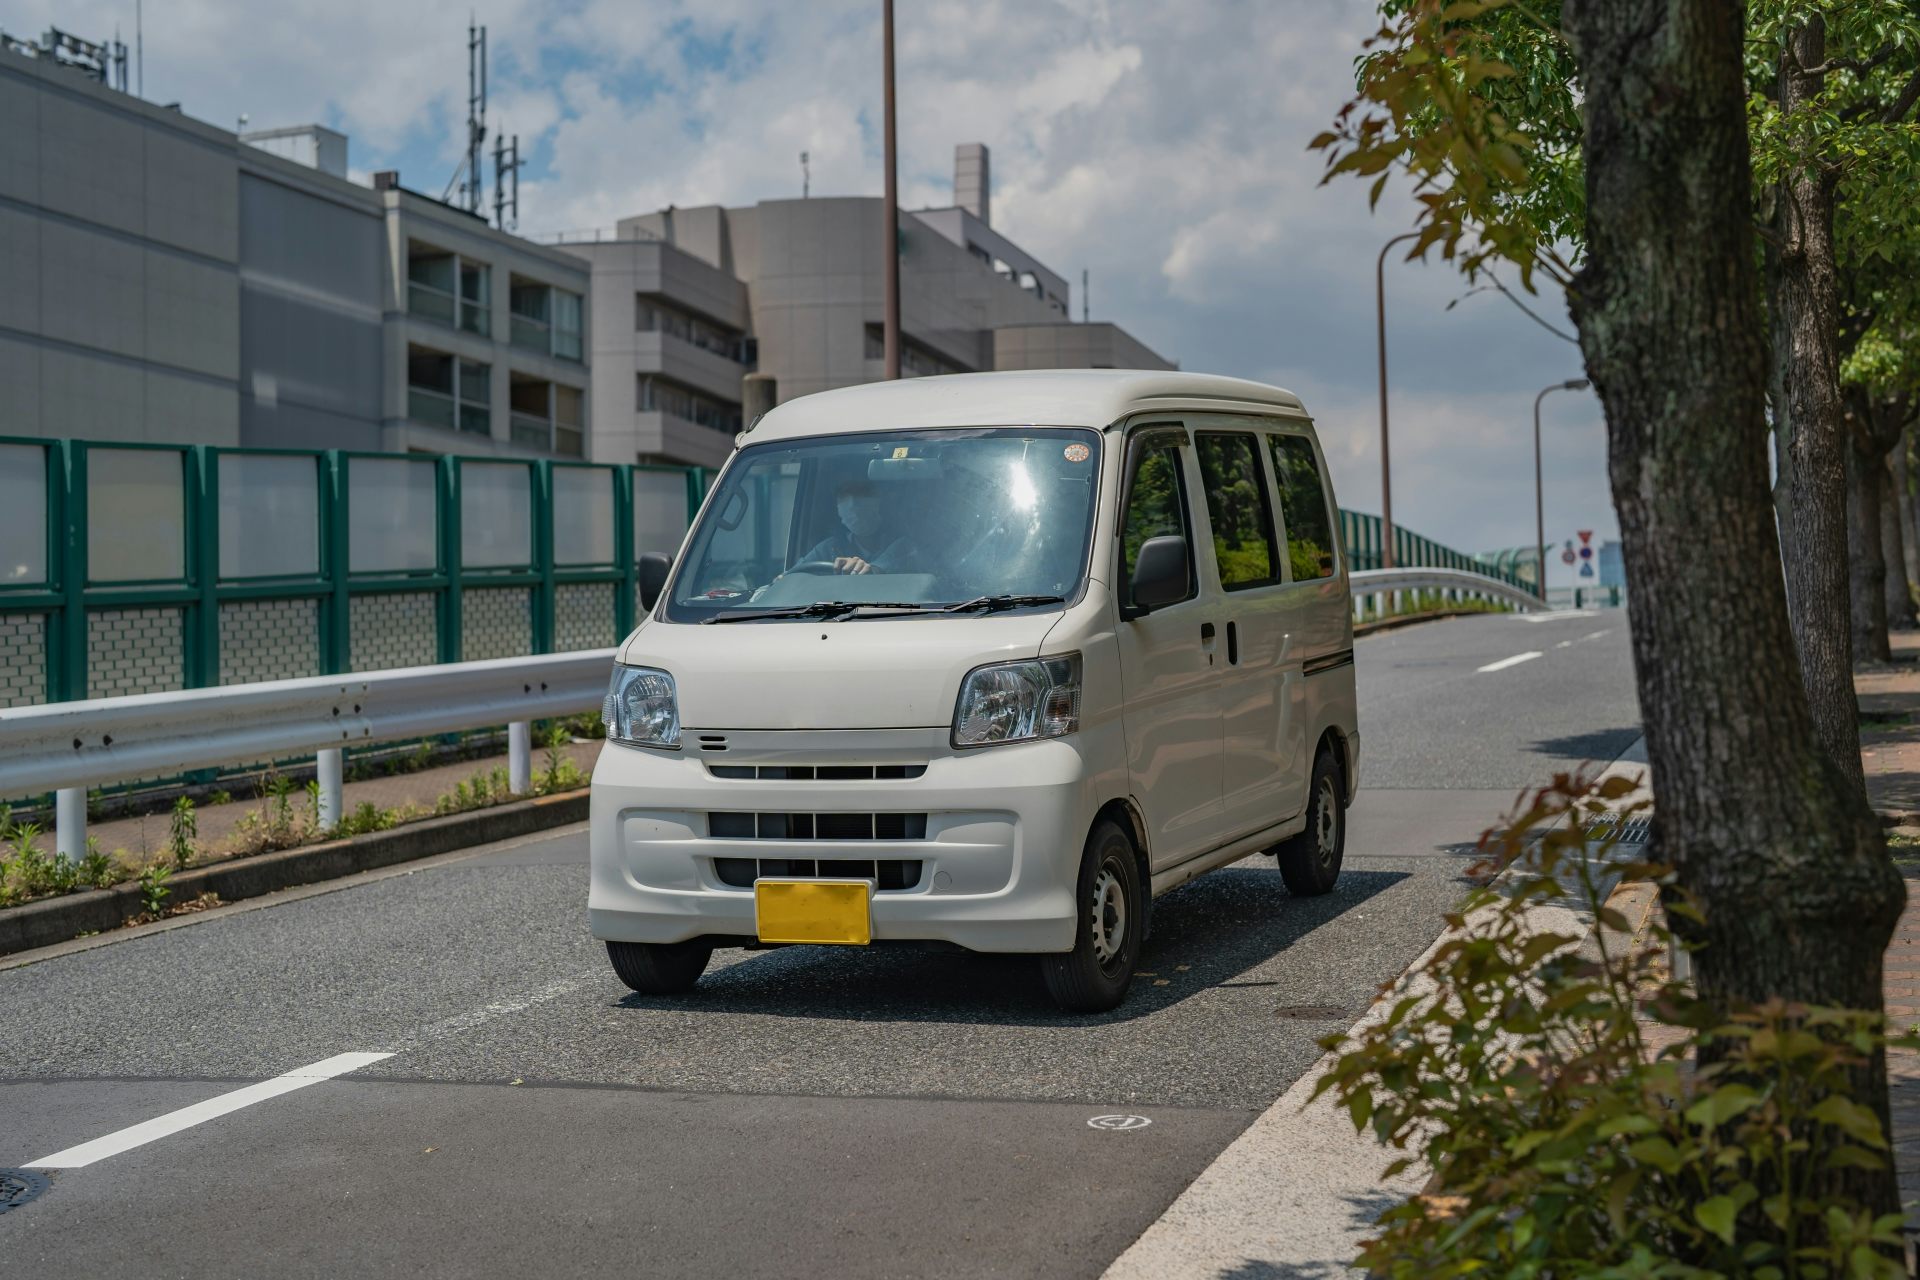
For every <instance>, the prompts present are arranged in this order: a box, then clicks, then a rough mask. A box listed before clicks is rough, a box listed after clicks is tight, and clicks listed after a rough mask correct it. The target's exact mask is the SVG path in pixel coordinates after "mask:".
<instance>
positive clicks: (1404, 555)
mask: <svg viewBox="0 0 1920 1280" xmlns="http://www.w3.org/2000/svg"><path fill="white" fill-rule="evenodd" d="M1340 532H1341V534H1342V535H1344V536H1345V538H1346V540H1347V560H1348V562H1349V563H1350V564H1351V565H1352V567H1353V568H1355V569H1384V568H1385V567H1386V566H1385V565H1384V564H1382V563H1381V556H1380V549H1381V520H1380V517H1379V516H1370V515H1367V514H1366V513H1364V512H1360V511H1348V510H1347V509H1346V508H1344V507H1342V508H1341V510H1340ZM1393 565H1394V567H1395V568H1396V569H1413V568H1421V569H1464V570H1466V571H1467V572H1469V573H1478V574H1483V575H1485V576H1486V577H1489V578H1496V579H1498V580H1499V581H1501V582H1504V583H1506V584H1507V585H1509V586H1514V587H1518V588H1520V589H1521V590H1522V591H1532V590H1533V589H1534V586H1533V583H1532V582H1530V581H1528V580H1527V579H1525V578H1522V577H1521V576H1520V575H1518V574H1516V573H1514V572H1513V571H1512V570H1510V569H1507V568H1504V567H1502V566H1500V565H1497V564H1494V563H1492V562H1490V561H1486V560H1482V559H1480V558H1478V557H1477V556H1470V555H1468V554H1467V553H1466V552H1464V551H1455V550H1454V549H1453V548H1452V547H1443V546H1441V545H1440V544H1439V543H1437V542H1435V541H1434V540H1433V539H1432V538H1423V537H1421V536H1420V535H1419V534H1417V533H1414V532H1413V531H1412V530H1410V529H1408V528H1406V527H1405V526H1403V525H1395V526H1394V528H1393Z"/></svg>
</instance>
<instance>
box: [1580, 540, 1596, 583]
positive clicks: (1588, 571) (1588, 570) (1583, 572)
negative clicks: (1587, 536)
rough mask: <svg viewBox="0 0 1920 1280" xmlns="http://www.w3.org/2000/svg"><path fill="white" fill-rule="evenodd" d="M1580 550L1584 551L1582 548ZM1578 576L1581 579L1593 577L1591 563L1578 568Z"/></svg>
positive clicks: (1588, 562)
mask: <svg viewBox="0 0 1920 1280" xmlns="http://www.w3.org/2000/svg"><path fill="white" fill-rule="evenodd" d="M1581 550H1583V551H1584V550H1586V548H1584V547H1582V548H1581ZM1580 576H1581V577H1583V578H1591V577H1592V576H1593V562H1592V561H1591V560H1589V561H1587V562H1586V563H1584V564H1582V565H1581V566H1580Z"/></svg>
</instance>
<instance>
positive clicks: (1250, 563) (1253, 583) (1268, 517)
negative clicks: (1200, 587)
mask: <svg viewBox="0 0 1920 1280" xmlns="http://www.w3.org/2000/svg"><path fill="white" fill-rule="evenodd" d="M1198 443H1199V447H1200V478H1201V480H1202V481H1203V482H1204V483H1205V484H1206V486H1207V514H1208V517H1209V518H1210V519H1211V520H1212V521H1213V558H1214V560H1215V562H1216V563H1218V564H1219V566H1220V585H1221V586H1222V587H1225V588H1226V589H1227V590H1228V591H1244V590H1246V589H1248V588H1249V587H1265V586H1271V585H1272V584H1273V583H1276V582H1278V581H1280V557H1279V555H1278V554H1277V552H1276V551H1275V547H1274V536H1273V511H1272V508H1271V507H1270V506H1269V505H1268V502H1267V482H1266V477H1264V476H1263V475H1261V474H1260V452H1259V444H1258V441H1257V440H1256V438H1255V437H1254V436H1252V435H1247V434H1244V433H1241V432H1237V431H1236V432H1231V433H1228V432H1220V433H1214V432H1202V433H1201V434H1200V436H1199V437H1198Z"/></svg>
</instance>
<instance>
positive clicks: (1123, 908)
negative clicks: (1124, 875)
mask: <svg viewBox="0 0 1920 1280" xmlns="http://www.w3.org/2000/svg"><path fill="white" fill-rule="evenodd" d="M1126 940H1127V891H1126V889H1125V888H1123V887H1122V886H1121V884H1120V877H1119V876H1117V875H1115V874H1114V873H1113V871H1112V869H1111V868H1107V867H1102V868H1101V869H1100V876H1099V878H1098V879H1097V880H1095V881H1094V882H1093V956H1094V959H1096V960H1098V961H1099V962H1100V963H1101V964H1107V963H1109V962H1110V961H1112V960H1113V958H1114V957H1115V956H1117V955H1119V954H1120V948H1121V947H1122V946H1123V945H1124V944H1125V943H1126Z"/></svg>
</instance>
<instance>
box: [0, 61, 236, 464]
mask: <svg viewBox="0 0 1920 1280" xmlns="http://www.w3.org/2000/svg"><path fill="white" fill-rule="evenodd" d="M0 122H4V123H3V124H0V435H24V436H83V437H94V438H109V439H119V440H155V441H203V442H208V443H215V444H237V443H238V442H239V439H240V414H239V395H238V384H239V376H240V367H239V340H238V336H239V327H240V285H239V272H238V259H239V225H238V224H239V208H238V200H237V186H238V180H239V175H238V166H237V164H236V163H235V160H234V156H233V147H234V144H233V141H232V135H231V134H223V133H221V131H219V130H217V129H213V128H210V127H208V126H205V125H201V124H198V123H196V122H194V121H191V120H187V119H185V118H184V117H181V116H179V115H178V114H176V113H173V112H168V111H164V110H162V109H160V108H157V107H152V106H149V105H147V104H145V103H141V102H139V101H137V100H136V99H133V98H130V97H128V96H127V95H125V94H118V93H114V92H112V91H110V90H108V89H106V88H104V87H103V86H100V85H98V84H96V83H95V82H94V81H92V80H89V79H87V78H86V77H84V76H81V75H78V74H76V73H75V72H73V71H71V70H68V69H65V68H62V67H58V66H55V65H53V64H50V63H46V62H42V61H40V60H38V59H31V58H26V57H22V56H20V55H18V54H14V53H9V52H4V51H0Z"/></svg>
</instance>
